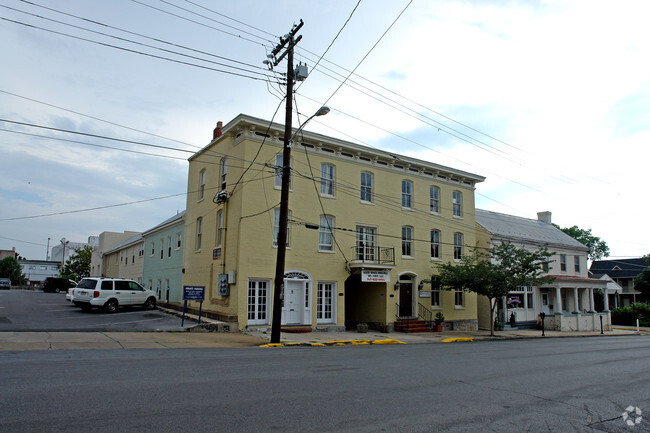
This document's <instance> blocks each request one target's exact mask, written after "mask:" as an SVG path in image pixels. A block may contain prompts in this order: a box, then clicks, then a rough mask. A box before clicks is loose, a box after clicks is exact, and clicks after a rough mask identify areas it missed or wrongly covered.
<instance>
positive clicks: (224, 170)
mask: <svg viewBox="0 0 650 433" xmlns="http://www.w3.org/2000/svg"><path fill="white" fill-rule="evenodd" d="M227 174H228V158H221V167H220V170H219V180H220V181H221V191H223V190H225V189H226V175H227Z"/></svg>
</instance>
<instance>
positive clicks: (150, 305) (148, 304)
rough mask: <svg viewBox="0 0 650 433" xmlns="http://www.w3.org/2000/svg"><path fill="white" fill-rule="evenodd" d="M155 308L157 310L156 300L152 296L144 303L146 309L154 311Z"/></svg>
mask: <svg viewBox="0 0 650 433" xmlns="http://www.w3.org/2000/svg"><path fill="white" fill-rule="evenodd" d="M154 308H156V298H154V297H153V296H152V297H150V298H149V299H147V301H146V302H145V303H144V309H145V310H153V309H154Z"/></svg>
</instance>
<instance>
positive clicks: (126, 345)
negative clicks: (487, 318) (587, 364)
mask: <svg viewBox="0 0 650 433" xmlns="http://www.w3.org/2000/svg"><path fill="white" fill-rule="evenodd" d="M159 309H160V310H161V311H164V312H166V313H169V314H175V315H178V316H180V313H179V312H177V311H175V310H168V309H166V308H162V307H159ZM185 320H186V328H187V330H186V331H180V332H0V351H3V350H19V351H20V350H64V349H72V350H74V349H182V348H210V347H259V346H263V345H266V344H268V343H269V342H270V340H271V333H270V332H262V331H256V330H244V331H241V332H208V331H207V330H206V328H207V329H210V330H220V331H221V330H223V329H236V324H228V323H225V322H219V321H216V320H212V319H207V318H203V317H202V318H201V323H202V325H198V324H197V321H198V317H197V316H196V315H193V314H186V315H185ZM640 331H641V332H640V334H644V335H650V329H647V328H642V329H640ZM545 334H546V336H545V337H542V331H538V330H533V329H520V330H518V329H515V330H510V331H496V332H495V336H494V337H491V336H490V331H467V332H465V331H443V332H423V333H414V334H406V333H402V332H391V333H383V332H378V331H372V330H370V331H368V332H366V333H359V332H354V331H344V332H307V333H288V332H283V333H282V334H281V336H280V340H281V343H282V344H283V345H287V346H296V345H316V346H323V345H335V344H337V343H338V344H339V345H340V344H368V343H369V342H379V341H383V340H397V344H399V343H400V342H401V343H406V344H423V343H445V341H443V340H449V339H451V340H454V341H457V340H458V339H460V340H461V341H467V340H471V341H476V340H511V339H521V338H568V337H601V334H600V332H599V331H596V332H559V331H546V332H545ZM636 334H637V332H636V327H632V326H614V329H613V330H612V331H608V332H605V333H604V335H602V336H613V335H636ZM388 343H390V342H388Z"/></svg>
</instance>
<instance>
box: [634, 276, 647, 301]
mask: <svg viewBox="0 0 650 433" xmlns="http://www.w3.org/2000/svg"><path fill="white" fill-rule="evenodd" d="M634 290H636V291H638V292H641V299H642V300H643V301H645V302H648V301H650V267H649V268H645V269H644V270H643V271H641V273H640V274H639V275H637V276H636V278H635V279H634Z"/></svg>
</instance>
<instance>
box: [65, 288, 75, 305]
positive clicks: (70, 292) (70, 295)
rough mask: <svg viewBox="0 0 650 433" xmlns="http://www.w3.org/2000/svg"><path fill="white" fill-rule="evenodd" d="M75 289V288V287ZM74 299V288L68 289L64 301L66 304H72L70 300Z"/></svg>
mask: <svg viewBox="0 0 650 433" xmlns="http://www.w3.org/2000/svg"><path fill="white" fill-rule="evenodd" d="M75 287H77V286H75ZM73 298H74V287H70V288H69V289H68V291H67V292H66V294H65V300H66V301H68V302H72V299H73Z"/></svg>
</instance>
